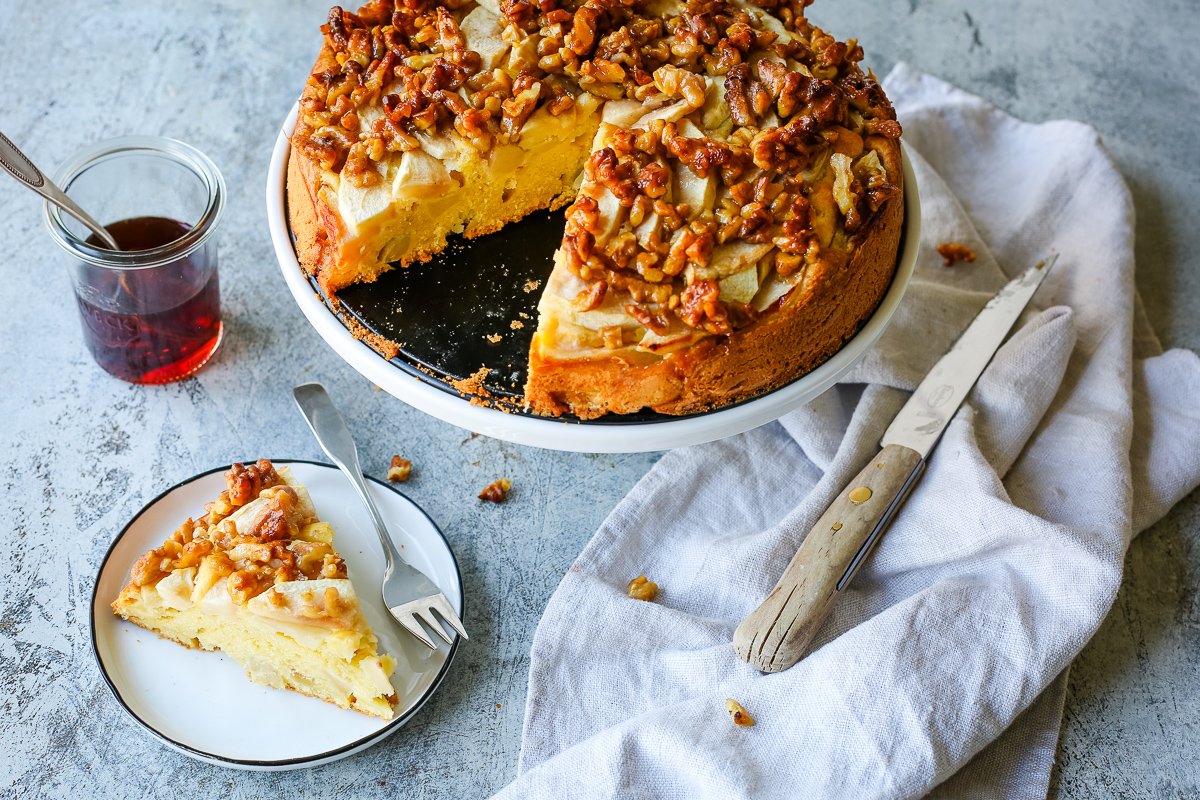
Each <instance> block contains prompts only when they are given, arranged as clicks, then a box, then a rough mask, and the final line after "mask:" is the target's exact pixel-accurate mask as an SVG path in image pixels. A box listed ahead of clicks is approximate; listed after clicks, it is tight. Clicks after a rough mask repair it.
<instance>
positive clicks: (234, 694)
mask: <svg viewBox="0 0 1200 800" xmlns="http://www.w3.org/2000/svg"><path fill="white" fill-rule="evenodd" d="M275 463H277V464H286V465H287V466H289V467H290V468H291V470H292V474H293V475H294V476H295V478H296V479H297V480H298V481H300V482H301V483H303V484H304V485H305V486H307V487H308V490H309V493H310V494H311V495H312V499H313V503H314V505H315V506H316V507H317V512H318V513H319V514H320V516H321V518H322V519H324V520H326V521H328V522H329V523H330V524H332V525H333V527H334V530H335V531H336V534H337V535H336V539H335V542H336V546H337V550H338V552H339V553H340V554H341V555H342V557H343V558H345V560H346V565H347V567H348V569H349V572H350V577H351V579H352V580H353V581H354V585H355V587H356V588H357V589H358V594H359V598H360V600H361V602H362V605H363V612H364V613H365V614H366V616H367V621H368V622H370V624H371V627H372V628H373V629H374V631H375V634H376V635H377V636H378V637H379V646H380V649H381V650H382V651H384V652H387V653H390V654H392V655H393V656H395V657H396V660H397V661H398V662H399V663H398V665H397V667H396V672H395V673H394V674H393V675H392V684H393V685H394V686H395V688H396V693H397V695H398V697H399V698H400V704H399V705H398V706H397V707H396V709H395V712H396V713H395V716H394V717H393V718H392V719H390V720H382V719H378V718H376V717H370V716H367V715H366V714H362V713H359V712H357V711H348V710H345V709H341V708H338V707H337V706H334V705H332V704H330V703H325V702H323V701H321V700H315V699H313V698H311V697H306V696H304V695H301V694H298V693H296V692H290V691H286V690H283V689H271V688H269V687H266V686H262V685H260V684H257V683H253V682H252V681H250V679H249V678H247V677H246V674H245V671H244V670H242V668H241V667H239V666H238V665H237V663H235V662H234V661H233V660H232V659H230V658H228V657H227V656H225V655H224V654H222V653H219V652H215V653H213V652H204V651H200V650H190V649H188V648H186V647H181V646H180V645H178V644H176V643H174V642H170V641H167V640H166V639H160V638H159V637H157V636H155V635H154V634H153V633H150V632H149V631H147V630H143V629H142V628H139V627H137V626H136V625H133V624H132V623H129V622H125V621H123V620H121V619H118V618H117V617H116V616H115V615H114V614H113V613H112V609H111V608H110V603H111V602H112V601H113V600H114V599H115V598H116V596H117V594H118V593H119V592H120V591H121V587H122V586H124V584H125V582H126V581H127V580H128V579H129V569H130V567H132V566H133V562H134V561H136V560H137V559H138V558H139V557H140V556H141V555H142V554H143V553H145V552H146V551H147V550H149V549H151V548H152V547H158V546H159V545H161V544H162V543H163V541H164V540H165V539H166V538H167V537H168V536H170V534H171V533H172V532H173V531H174V530H175V529H176V528H177V527H178V526H179V524H180V523H181V522H183V520H184V519H186V518H187V517H189V516H192V517H195V516H196V515H197V514H199V513H201V512H202V511H203V508H204V504H205V503H206V502H209V501H210V500H212V499H213V498H214V497H216V496H217V494H218V493H219V492H220V491H221V490H222V489H224V488H225V479H224V472H225V470H226V469H227V467H220V468H218V469H214V470H210V471H209V472H204V473H201V474H200V475H196V476H194V477H192V478H188V479H187V480H185V481H183V482H182V483H180V484H177V485H176V486H173V487H171V488H170V489H168V490H166V491H165V492H163V493H162V494H161V495H159V496H158V497H157V498H155V499H154V500H152V501H151V502H150V503H149V504H148V505H147V506H146V507H145V508H143V509H142V510H141V511H139V512H138V514H137V516H135V517H134V518H133V520H131V521H130V523H129V524H128V525H127V526H126V527H125V530H123V531H121V533H120V535H118V536H117V538H116V540H115V541H114V542H113V544H112V547H111V548H109V551H108V554H107V555H106V556H105V557H104V561H103V562H102V563H101V565H100V573H99V575H98V576H97V578H96V588H95V592H94V594H93V596H92V647H93V649H94V652H95V655H96V662H97V664H98V665H99V667H100V673H101V674H102V675H103V676H104V680H105V681H106V682H107V683H108V686H109V688H110V689H112V691H113V694H114V695H115V696H116V698H117V702H118V703H119V704H120V705H121V707H122V708H124V709H125V711H126V712H128V713H129V715H130V716H131V717H132V718H133V719H134V720H135V721H136V722H137V723H138V724H139V725H140V726H141V727H142V728H144V729H145V730H147V731H148V732H149V733H150V734H152V735H153V736H155V737H156V738H158V739H159V740H160V741H162V742H163V743H165V744H166V745H168V746H170V747H172V748H174V749H176V750H178V751H180V752H181V753H184V754H185V755H189V756H192V757H193V758H197V759H199V760H201V761H207V762H209V763H213V764H218V765H221V766H226V767H233V768H237V769H253V770H282V769H295V768H297V767H310V766H315V765H317V764H323V763H326V762H329V761H336V760H337V759H339V758H344V757H345V756H348V755H350V754H351V753H356V752H358V751H359V750H362V749H364V748H366V747H369V746H371V745H372V744H375V743H376V742H378V741H380V740H381V739H383V738H384V737H386V736H388V735H389V734H392V733H394V732H396V731H397V730H399V729H400V727H401V726H403V725H404V723H406V722H408V720H409V719H411V718H412V716H413V715H414V714H416V712H417V711H418V710H419V709H420V708H421V706H422V705H424V704H425V702H426V701H427V700H428V699H429V698H430V697H431V696H432V695H433V693H434V691H435V690H436V689H437V687H438V685H439V684H440V683H441V681H442V679H443V678H444V677H445V675H446V673H447V671H448V670H449V668H450V662H451V660H452V659H453V657H454V652H455V650H456V649H457V647H458V645H457V640H456V643H455V645H454V646H453V647H450V648H447V646H446V645H445V644H442V645H441V647H440V649H439V650H437V651H434V652H431V651H430V650H429V648H427V647H425V646H424V645H423V644H421V643H420V642H418V641H417V640H416V639H415V638H414V637H412V636H411V635H410V634H408V633H407V632H405V631H403V630H402V629H401V628H400V627H399V626H398V625H397V624H396V623H395V622H394V621H393V620H392V617H391V615H390V614H388V611H387V609H386V608H385V607H384V605H383V598H382V597H381V595H380V592H379V586H380V585H381V582H382V580H383V554H382V553H381V552H380V549H379V540H378V539H377V538H376V536H375V531H374V528H373V527H372V525H371V521H370V517H369V516H368V513H367V511H366V509H365V508H364V507H363V506H362V501H361V500H359V499H358V497H357V496H356V495H355V494H354V490H353V488H352V487H351V486H350V483H349V481H347V480H346V478H345V477H343V476H342V474H341V473H340V472H339V471H338V470H337V468H336V467H333V466H330V465H327V464H318V463H315V462H311V461H276V462H275ZM369 484H370V486H371V491H372V494H373V496H374V498H375V502H376V503H377V504H378V505H379V511H380V513H381V514H382V515H383V518H384V520H385V521H386V522H387V524H388V528H389V529H390V530H391V531H392V534H393V536H394V537H395V540H396V544H397V545H398V546H399V547H400V548H401V552H402V553H404V555H405V558H407V559H408V560H409V561H410V562H411V563H412V564H413V565H414V566H416V567H417V568H418V569H420V570H422V571H423V572H424V573H425V574H426V575H428V576H429V577H430V578H432V579H433V581H434V582H435V583H436V584H437V585H438V586H439V587H440V588H441V589H442V591H443V592H444V593H445V595H446V597H448V598H449V599H450V602H451V603H452V604H453V605H454V607H455V608H456V609H457V610H458V612H459V616H460V617H461V616H462V611H463V593H462V579H461V577H460V576H459V572H458V563H457V562H456V561H455V559H454V554H453V553H452V552H451V551H450V546H449V544H447V542H446V539H445V537H444V536H443V535H442V532H441V531H440V530H439V529H438V527H437V526H436V525H435V524H434V523H433V521H432V520H430V519H429V517H428V516H426V514H425V512H424V511H422V510H421V509H420V507H419V506H417V505H416V504H415V503H413V502H412V501H411V500H409V499H408V498H407V497H405V496H404V495H402V494H400V493H399V492H398V491H396V490H395V489H393V488H391V487H390V486H387V485H385V484H383V483H381V482H379V481H376V480H374V479H371V481H369ZM406 662H407V663H406Z"/></svg>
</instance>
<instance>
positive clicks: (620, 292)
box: [288, 0, 904, 419]
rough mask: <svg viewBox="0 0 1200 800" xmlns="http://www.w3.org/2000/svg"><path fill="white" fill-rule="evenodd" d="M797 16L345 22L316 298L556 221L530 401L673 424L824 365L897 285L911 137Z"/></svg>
mask: <svg viewBox="0 0 1200 800" xmlns="http://www.w3.org/2000/svg"><path fill="white" fill-rule="evenodd" d="M807 5H808V2H806V1H805V0H757V2H750V0H582V1H581V0H541V1H540V2H533V1H532V0H500V2H498V3H497V1H496V0H479V2H473V1H472V0H466V1H465V2H461V3H460V2H453V0H452V1H451V2H435V0H405V1H404V2H398V1H397V0H389V2H375V3H371V4H369V5H367V6H365V7H363V8H362V9H360V10H359V11H358V12H357V13H349V12H346V11H343V10H342V9H340V8H335V9H334V10H333V11H332V12H331V14H330V17H329V20H328V22H327V23H326V25H325V26H324V27H323V28H322V31H323V32H324V34H325V44H324V47H323V49H322V51H321V54H320V56H319V57H318V60H317V64H316V66H315V67H314V69H313V72H312V75H311V76H310V78H309V81H308V85H307V87H306V88H305V91H304V95H303V98H302V99H301V112H300V116H299V119H298V122H297V126H296V130H295V132H294V134H293V136H292V145H293V147H292V154H291V161H290V163H289V169H288V201H289V213H290V215H291V222H292V228H293V231H294V232H295V234H296V239H297V253H298V255H299V258H300V262H301V264H302V265H303V266H304V268H305V269H306V270H307V271H308V272H309V273H310V274H312V275H314V276H315V277H316V279H317V281H318V282H319V284H320V285H321V287H322V289H323V290H324V291H325V292H326V294H327V295H330V296H333V295H335V294H336V292H337V291H338V290H339V289H341V288H343V287H345V286H348V285H350V284H352V283H358V282H363V281H372V280H374V279H375V278H376V277H378V275H379V274H380V273H382V272H383V271H384V270H386V269H388V268H390V267H392V266H408V265H410V264H413V263H415V262H419V261H422V260H425V259H427V258H429V257H430V256H431V255H432V254H434V253H436V252H438V251H440V250H441V249H442V248H444V247H445V246H446V241H447V236H448V235H450V234H453V233H463V234H465V235H466V236H468V237H471V236H478V235H481V234H484V233H490V232H494V231H496V230H499V229H501V228H502V227H503V226H504V225H506V224H507V223H509V222H512V221H514V220H517V219H520V218H521V217H523V216H525V215H526V214H528V213H530V212H531V211H534V210H536V209H540V208H547V207H549V208H555V207H559V206H562V205H566V204H568V203H569V207H568V209H567V211H566V225H565V230H564V233H563V239H562V243H561V246H560V247H559V250H558V252H557V253H556V254H555V257H554V261H553V263H552V264H547V280H546V282H545V286H544V288H543V293H542V295H541V299H540V302H539V306H538V315H539V316H538V326H537V330H536V332H535V333H534V336H533V340H532V343H531V346H530V354H529V375H528V381H527V383H526V386H525V403H526V405H527V406H528V407H529V408H530V409H531V410H533V411H534V412H536V413H539V414H544V415H552V416H556V415H562V414H573V415H575V416H577V417H580V418H584V419H588V418H595V417H598V416H601V415H604V414H610V413H616V414H625V413H633V412H637V411H640V410H643V409H652V410H654V411H657V412H661V413H666V414H688V413H693V412H698V411H703V410H707V409H711V408H716V407H720V406H723V405H727V404H730V403H734V402H738V401H741V400H745V399H749V398H752V397H754V396H757V395H760V394H762V393H763V392H765V391H768V390H770V389H773V388H775V387H778V386H780V385H782V384H785V383H787V382H789V381H791V380H793V379H795V378H797V377H799V376H801V375H803V374H805V373H806V372H809V371H811V370H812V369H814V368H815V367H816V366H818V365H819V364H820V363H821V362H823V361H824V360H825V359H827V358H828V357H829V356H831V355H832V354H833V353H834V352H836V351H837V350H838V349H839V348H840V347H841V346H842V345H843V344H844V343H845V342H846V340H848V339H849V338H850V337H851V336H853V335H854V333H855V332H857V330H858V328H859V327H860V326H861V325H862V323H863V322H864V321H865V320H866V319H867V318H868V317H869V316H870V315H871V313H872V312H873V311H874V309H875V308H876V306H877V305H878V303H879V301H880V300H881V299H882V298H883V295H884V293H885V292H886V291H887V288H888V285H889V284H890V281H891V278H892V274H893V272H894V270H895V265H896V257H897V253H898V250H899V244H900V234H901V229H902V227H903V215H904V211H903V208H904V185H903V173H902V167H901V157H900V147H899V141H898V139H899V136H900V126H899V125H898V123H897V122H896V120H895V113H894V112H893V110H892V108H891V105H890V104H889V103H888V100H887V98H886V97H885V96H884V94H883V91H882V90H881V89H880V87H879V85H878V83H877V81H876V80H875V78H874V76H873V75H871V74H870V73H869V72H867V73H864V72H863V70H862V69H860V67H859V61H860V60H861V58H862V49H861V48H860V47H859V46H858V44H857V43H856V42H855V41H854V40H849V41H847V42H838V41H836V40H834V39H833V38H832V37H831V36H829V35H827V34H825V33H824V32H822V31H821V30H819V29H818V28H816V27H815V26H813V25H812V24H811V23H810V22H809V21H808V20H807V19H806V17H805V15H804V12H805V8H806V6H807Z"/></svg>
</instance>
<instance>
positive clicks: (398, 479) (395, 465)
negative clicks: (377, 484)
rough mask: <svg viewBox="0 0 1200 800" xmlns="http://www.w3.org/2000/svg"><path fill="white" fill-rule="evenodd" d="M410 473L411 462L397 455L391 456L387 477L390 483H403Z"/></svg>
mask: <svg viewBox="0 0 1200 800" xmlns="http://www.w3.org/2000/svg"><path fill="white" fill-rule="evenodd" d="M411 475H412V462H411V461H409V460H408V459H407V458H401V457H400V456H398V455H397V456H392V461H391V463H390V464H388V471H387V479H388V480H389V481H391V482H392V483H403V482H404V481H406V480H408V479H409V476H411Z"/></svg>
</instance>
